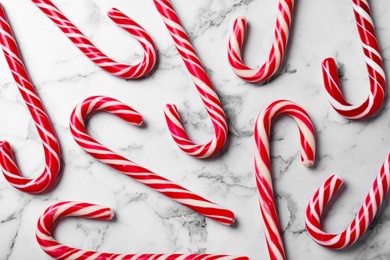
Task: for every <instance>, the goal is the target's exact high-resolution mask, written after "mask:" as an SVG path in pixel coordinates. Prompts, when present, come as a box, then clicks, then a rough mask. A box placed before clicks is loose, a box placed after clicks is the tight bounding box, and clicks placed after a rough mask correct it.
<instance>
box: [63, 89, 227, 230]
mask: <svg viewBox="0 0 390 260" xmlns="http://www.w3.org/2000/svg"><path fill="white" fill-rule="evenodd" d="M98 110H103V111H106V112H108V113H111V114H115V115H116V116H118V117H120V118H122V119H123V120H125V121H127V122H129V123H131V124H134V125H140V124H141V123H142V116H141V115H140V114H139V113H138V112H136V111H134V110H133V109H132V108H130V107H129V106H127V105H125V104H123V103H121V102H119V101H118V100H115V99H112V98H109V97H101V96H94V97H90V98H87V99H86V100H85V101H84V102H82V103H81V104H79V105H78V106H76V108H75V109H74V110H73V112H72V115H71V120H70V121H71V122H70V130H71V132H72V135H73V138H74V139H75V141H76V142H77V143H78V144H79V145H80V146H81V148H83V149H84V150H85V151H86V152H87V153H89V154H90V155H92V156H93V157H94V158H96V159H97V160H99V161H101V162H103V163H105V164H107V165H109V166H111V167H112V168H114V169H116V170H118V171H120V172H122V173H124V174H125V175H127V176H129V177H131V178H133V179H135V180H137V181H139V182H141V183H143V184H145V185H146V186H148V187H150V188H152V189H154V190H156V191H158V192H160V193H162V194H164V195H165V196H167V197H169V198H171V199H173V200H175V201H177V202H179V203H181V204H183V205H185V206H187V207H188V208H190V209H192V210H194V211H196V212H198V213H200V214H202V215H205V216H207V217H209V218H211V219H214V220H216V221H218V222H220V223H222V224H225V225H231V224H232V223H233V222H234V214H233V212H231V211H230V210H227V209H225V208H222V207H220V206H218V205H216V204H214V203H212V202H210V201H208V200H206V199H204V198H202V197H200V196H198V195H196V194H194V193H192V192H191V191H188V190H187V189H184V188H183V187H181V186H179V185H177V184H175V183H173V182H171V181H169V180H167V179H165V178H164V177H161V176H159V175H157V174H156V173H154V172H151V171H149V170H148V169H145V168H144V167H141V166H139V165H137V164H136V163H134V162H132V161H130V160H128V159H126V158H124V157H122V156H120V155H117V154H115V153H114V152H112V151H111V150H109V149H107V148H105V147H104V146H102V145H101V144H100V143H98V142H97V141H96V140H95V139H93V138H92V137H90V136H89V135H88V133H87V130H86V129H85V118H86V117H87V116H88V115H89V114H90V113H91V112H93V111H98Z"/></svg>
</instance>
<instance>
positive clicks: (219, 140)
mask: <svg viewBox="0 0 390 260" xmlns="http://www.w3.org/2000/svg"><path fill="white" fill-rule="evenodd" d="M153 1H154V4H155V5H156V8H157V10H158V12H159V13H160V15H161V16H162V18H163V21H164V23H165V25H166V27H167V29H168V31H169V33H170V34H171V36H172V39H173V41H174V43H175V46H176V48H177V50H178V52H179V54H180V55H181V57H182V58H183V61H184V64H185V66H186V67H187V70H188V72H189V73H190V74H191V77H192V80H193V81H194V84H195V86H196V88H197V90H198V92H199V94H200V97H201V98H202V101H203V103H204V105H205V106H206V110H207V113H208V114H209V116H210V119H211V121H212V123H213V126H214V136H213V138H212V139H211V140H210V141H209V142H208V143H206V144H202V145H200V144H195V143H193V142H192V141H191V140H190V138H189V137H188V135H187V133H186V131H185V130H184V127H183V123H182V120H181V118H180V116H179V112H178V110H177V108H176V106H175V105H172V104H168V105H167V106H166V107H165V110H164V113H165V118H166V120H167V124H168V128H169V131H170V132H171V135H172V137H173V139H174V141H175V142H176V144H177V145H178V146H179V148H180V149H182V150H183V151H184V152H185V153H187V154H189V155H191V156H193V157H196V158H208V157H210V156H213V155H215V154H216V153H218V151H219V150H221V148H222V147H223V146H224V144H225V142H226V136H227V132H228V127H227V122H226V116H225V112H224V111H223V108H222V104H221V101H220V100H219V98H218V95H217V93H216V91H215V89H214V87H213V85H212V83H211V81H210V79H209V77H208V75H207V73H206V71H205V70H204V69H203V66H202V63H201V61H200V60H199V58H198V56H197V54H196V52H195V49H194V47H193V46H192V44H191V42H190V39H189V38H188V36H187V34H186V32H185V31H184V28H183V26H182V25H181V23H180V20H179V17H178V16H177V14H176V13H175V10H174V9H173V6H172V4H171V3H170V2H169V0H153Z"/></svg>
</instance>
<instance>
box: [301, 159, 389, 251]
mask: <svg viewBox="0 0 390 260" xmlns="http://www.w3.org/2000/svg"><path fill="white" fill-rule="evenodd" d="M342 184H343V180H342V179H341V178H340V177H338V176H337V175H333V176H331V177H330V178H329V179H328V180H326V181H325V182H324V184H322V185H321V187H320V188H319V189H318V190H317V191H316V192H315V193H314V195H313V197H312V199H311V200H310V203H309V204H308V205H307V208H306V219H305V223H306V229H307V231H308V233H309V235H310V236H311V237H312V238H313V239H314V241H315V242H317V243H318V244H319V245H321V246H324V247H327V248H330V249H342V248H346V247H349V246H351V245H353V244H355V243H356V242H357V241H358V240H359V239H360V238H361V237H362V236H363V235H364V233H365V232H366V231H367V228H368V227H369V225H370V224H371V222H372V220H373V219H374V217H375V215H376V213H377V212H378V209H379V208H380V206H381V205H382V202H383V200H384V198H385V197H386V195H387V193H388V192H389V186H390V154H388V155H387V158H386V161H385V162H384V163H383V165H382V167H381V169H380V171H379V174H378V175H377V177H376V178H375V180H374V182H373V184H372V185H371V189H370V191H369V192H368V194H367V196H366V199H365V200H364V203H363V205H362V206H361V207H360V209H359V212H358V214H357V215H356V217H355V219H354V220H353V221H352V222H351V224H350V225H349V226H348V227H347V228H346V229H345V230H343V231H342V232H340V233H338V234H329V233H326V232H325V231H324V229H323V228H322V226H321V215H322V213H323V211H324V209H325V208H326V206H327V205H328V203H329V201H330V200H331V199H332V198H333V197H334V195H335V193H336V192H337V191H338V190H339V189H340V187H341V186H342Z"/></svg>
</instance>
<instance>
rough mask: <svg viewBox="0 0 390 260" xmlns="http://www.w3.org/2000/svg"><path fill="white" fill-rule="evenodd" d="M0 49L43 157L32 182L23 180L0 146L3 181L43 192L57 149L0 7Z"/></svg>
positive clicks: (52, 175)
mask: <svg viewBox="0 0 390 260" xmlns="http://www.w3.org/2000/svg"><path fill="white" fill-rule="evenodd" d="M0 45H1V48H2V49H3V53H4V55H5V58H6V60H7V63H8V66H9V68H10V70H11V73H12V76H13V77H14V79H15V81H16V84H17V86H18V89H19V92H20V94H21V95H22V97H23V100H24V102H25V104H26V106H27V108H28V110H29V112H30V114H31V116H32V118H33V120H34V124H35V127H36V129H37V131H38V134H39V137H40V138H41V141H42V146H43V150H44V153H45V166H44V170H43V172H42V173H41V174H40V175H39V176H38V177H37V178H34V179H30V178H24V177H22V174H21V173H20V170H19V168H18V166H17V165H16V162H15V157H14V155H13V152H12V149H11V146H10V144H9V143H8V142H7V141H1V142H0V164H1V170H2V171H3V174H4V177H5V178H6V180H7V181H8V182H9V183H10V184H11V185H12V186H13V187H15V188H16V189H18V190H21V191H24V192H28V193H40V192H44V191H47V189H49V188H50V187H51V186H52V184H53V182H54V181H55V180H56V177H57V175H58V172H59V170H60V157H61V155H60V145H59V143H58V140H57V136H56V133H55V131H54V129H53V126H52V125H51V122H50V119H49V117H48V115H47V113H46V111H45V109H44V107H43V104H42V102H41V100H40V98H39V96H38V94H37V92H36V90H35V88H34V86H33V84H32V82H31V79H30V77H29V75H28V72H27V69H26V67H25V66H24V64H23V60H22V56H21V54H20V51H19V48H18V45H17V43H16V41H15V36H14V34H13V32H12V29H11V26H10V24H9V22H8V19H7V16H6V14H5V12H4V9H3V6H2V5H1V4H0Z"/></svg>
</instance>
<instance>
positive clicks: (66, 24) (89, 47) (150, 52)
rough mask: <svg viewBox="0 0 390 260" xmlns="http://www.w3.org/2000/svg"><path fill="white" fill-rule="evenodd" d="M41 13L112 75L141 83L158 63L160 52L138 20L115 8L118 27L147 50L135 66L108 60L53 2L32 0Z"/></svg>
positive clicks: (114, 18)
mask: <svg viewBox="0 0 390 260" xmlns="http://www.w3.org/2000/svg"><path fill="white" fill-rule="evenodd" d="M32 2H33V3H34V4H35V5H36V6H37V7H38V8H39V9H41V11H42V12H43V13H44V14H45V15H46V16H47V17H49V18H50V19H51V20H52V21H53V22H54V23H55V24H56V25H57V26H58V28H60V29H61V31H62V32H63V33H65V35H66V36H67V37H68V38H69V39H70V40H71V41H72V42H73V43H74V44H75V45H76V46H77V47H78V48H79V49H80V50H81V51H82V52H83V53H84V54H85V55H86V56H87V57H88V58H89V59H90V60H91V61H93V62H94V63H95V64H96V65H98V66H99V67H101V68H102V69H104V70H105V71H107V72H108V73H110V74H112V75H114V76H118V77H121V78H124V79H137V78H141V77H144V76H146V75H147V74H149V72H150V71H151V70H152V69H153V67H154V65H155V63H156V48H155V45H154V42H153V40H152V38H151V37H150V36H149V34H148V33H147V32H146V31H145V30H144V29H143V28H142V27H141V26H140V25H139V24H137V23H136V22H135V21H134V20H132V19H131V18H129V17H127V16H126V15H124V14H123V13H122V12H121V11H119V10H118V9H115V8H113V9H112V10H111V11H109V12H108V17H110V18H111V20H113V21H114V22H115V23H116V24H117V25H118V26H120V27H121V28H123V29H124V30H126V31H127V32H129V33H130V34H131V35H132V36H134V37H135V39H136V40H137V41H138V42H139V43H140V44H141V46H142V49H143V50H144V56H143V58H142V60H141V61H140V62H139V63H138V64H135V65H127V64H123V63H118V62H116V61H114V60H112V59H111V58H109V57H107V56H106V55H105V54H104V53H103V52H101V51H100V50H99V49H98V48H96V47H95V45H93V44H92V43H91V42H90V41H89V40H88V39H87V38H86V37H85V36H84V35H83V33H82V32H81V31H80V30H79V29H77V27H76V26H74V25H73V24H72V22H71V21H69V20H68V19H67V18H66V17H65V16H64V15H63V14H62V13H61V11H60V10H59V9H58V8H57V7H56V6H55V5H54V4H53V3H52V2H51V1H50V0H32Z"/></svg>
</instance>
